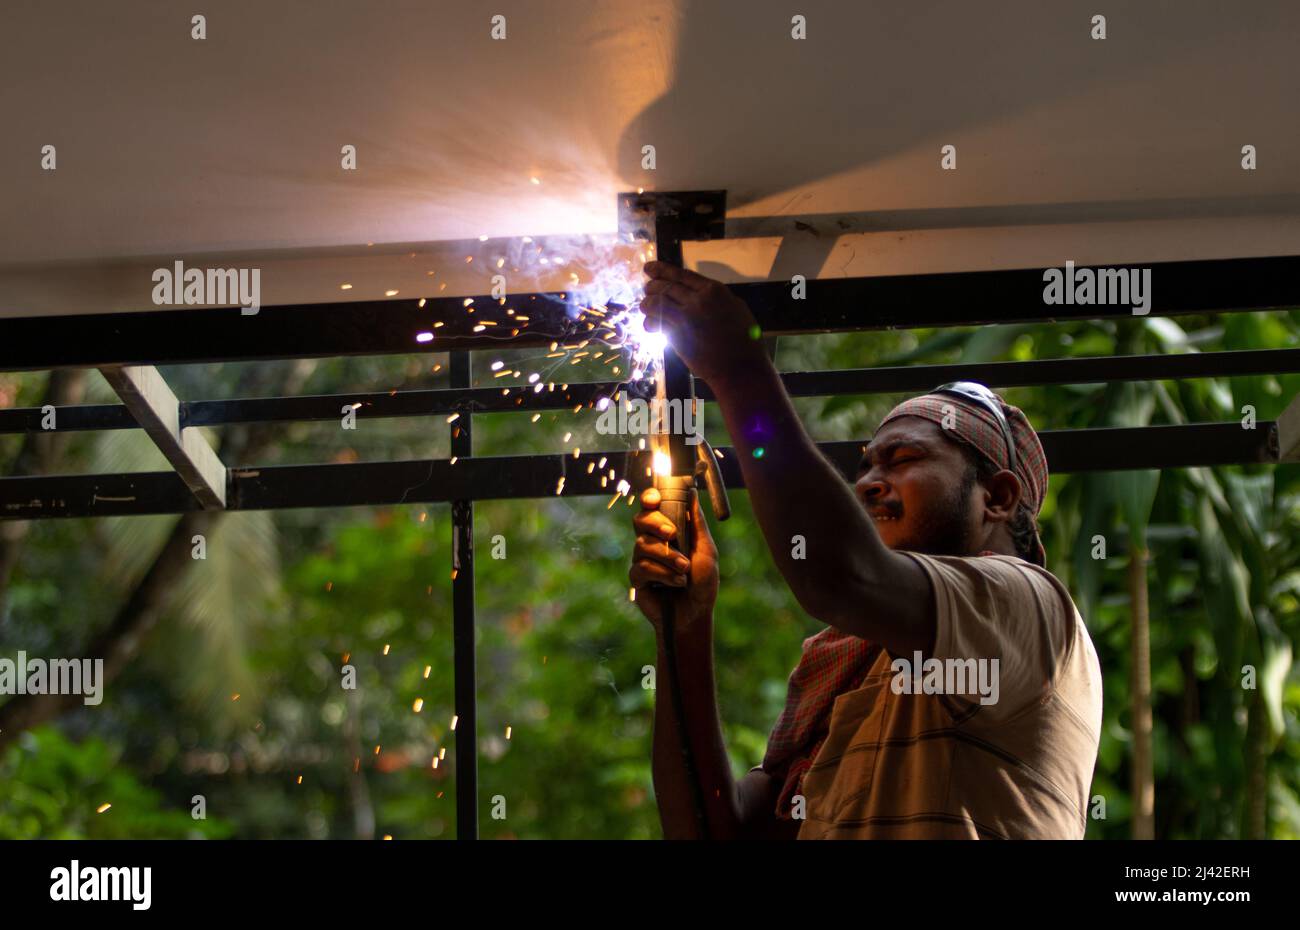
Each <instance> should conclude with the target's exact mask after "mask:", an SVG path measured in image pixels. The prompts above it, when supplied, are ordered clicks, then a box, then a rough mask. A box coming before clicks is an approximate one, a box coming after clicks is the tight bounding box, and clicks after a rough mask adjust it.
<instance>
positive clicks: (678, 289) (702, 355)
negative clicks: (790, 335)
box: [641, 262, 767, 384]
mask: <svg viewBox="0 0 1300 930" xmlns="http://www.w3.org/2000/svg"><path fill="white" fill-rule="evenodd" d="M645 273H646V275H647V276H648V277H649V278H650V280H649V281H648V282H647V283H646V286H645V293H646V296H645V300H643V301H642V302H641V309H642V311H643V312H644V313H645V315H646V320H645V328H646V329H647V330H648V331H650V332H655V331H657V330H659V329H662V330H663V332H664V333H665V334H666V335H667V336H668V342H669V344H670V345H671V346H672V347H673V349H674V350H675V351H676V352H677V354H678V355H679V356H681V358H682V361H684V362H685V363H686V366H687V367H688V368H690V370H691V372H692V373H693V374H694V375H695V376H696V377H698V378H703V379H704V380H705V381H706V382H709V383H710V384H716V383H718V382H721V381H725V380H729V379H733V378H735V377H736V376H737V375H739V374H743V373H744V372H745V371H746V370H749V369H751V368H752V367H753V366H755V365H757V364H762V363H764V362H766V361H767V354H766V352H765V351H764V349H763V343H762V341H761V340H760V339H759V329H758V323H757V321H755V319H754V314H753V313H751V312H750V309H749V307H748V305H746V303H745V302H744V301H743V300H741V299H740V298H739V297H737V296H736V295H735V294H733V293H731V291H730V290H729V289H728V288H727V286H726V285H725V284H722V283H721V282H719V281H715V280H713V279H712V278H706V277H704V275H701V274H696V273H695V272H694V271H687V270H686V269H684V268H678V267H677V266H676V265H670V264H666V263H664V262H648V263H647V264H646V266H645Z"/></svg>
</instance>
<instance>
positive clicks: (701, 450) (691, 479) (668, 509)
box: [654, 437, 731, 559]
mask: <svg viewBox="0 0 1300 930" xmlns="http://www.w3.org/2000/svg"><path fill="white" fill-rule="evenodd" d="M695 448H696V461H695V474H694V475H691V476H686V475H656V476H655V482H654V486H655V489H656V490H658V492H659V512H660V513H662V514H663V515H664V516H665V517H667V518H668V519H669V520H671V521H672V524H673V526H675V527H676V528H677V536H676V537H675V538H674V539H673V540H672V542H670V543H669V545H671V546H672V547H673V548H674V549H676V550H677V551H678V552H680V553H681V554H682V555H684V556H686V557H687V558H688V559H689V558H690V557H691V552H692V551H693V550H694V548H695V535H694V534H695V526H694V523H693V522H692V519H691V513H692V511H693V510H694V504H695V493H696V492H695V489H696V486H697V484H698V483H699V482H700V481H703V482H704V485H705V487H706V488H707V489H708V492H709V504H710V506H711V507H712V509H713V518H714V519H715V520H718V521H722V520H726V519H727V518H728V517H730V516H731V502H730V500H728V498H727V486H726V485H725V484H723V483H722V471H721V469H720V468H718V460H717V457H716V456H715V455H714V454H713V447H712V446H710V445H709V443H708V440H706V439H704V438H703V437H701V438H700V442H699V444H698V445H697V446H696V447H695Z"/></svg>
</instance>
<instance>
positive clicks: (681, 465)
mask: <svg viewBox="0 0 1300 930" xmlns="http://www.w3.org/2000/svg"><path fill="white" fill-rule="evenodd" d="M654 229H655V258H656V259H658V260H659V261H661V262H664V263H665V264H668V265H676V266H677V267H678V268H680V267H682V239H681V232H682V226H681V223H680V221H679V220H678V218H677V216H676V215H675V214H674V215H673V217H672V218H671V219H668V218H667V217H664V216H657V217H656V218H655V227H654ZM662 377H663V384H664V396H665V398H667V399H668V400H676V401H677V403H679V404H681V405H682V410H681V411H680V414H681V417H682V419H681V421H680V422H681V423H685V422H687V419H686V418H687V417H689V416H691V414H692V411H690V410H687V409H686V405H687V404H692V403H694V399H695V379H694V377H693V376H692V375H691V371H690V369H689V368H687V367H686V363H685V362H683V361H682V360H681V357H680V356H678V354H677V353H676V352H674V351H673V348H672V346H666V347H665V348H664V370H663V373H662ZM661 415H662V416H664V417H667V415H668V410H663V411H661ZM666 451H667V453H668V458H669V460H670V461H671V462H672V474H674V475H693V474H695V448H694V447H693V446H689V445H687V443H686V436H685V434H684V432H683V431H681V430H673V431H671V432H669V434H668V448H667V450H666Z"/></svg>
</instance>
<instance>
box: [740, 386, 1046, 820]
mask: <svg viewBox="0 0 1300 930" xmlns="http://www.w3.org/2000/svg"><path fill="white" fill-rule="evenodd" d="M994 396H997V395H994ZM998 401H999V402H1000V403H1001V404H1002V412H1003V413H1004V414H1005V415H1006V417H1007V421H1008V423H1009V424H1010V426H1011V436H1012V438H1013V439H1014V441H1015V443H1016V469H1015V475H1016V477H1017V478H1019V479H1020V487H1021V496H1020V501H1021V506H1022V507H1025V508H1026V509H1028V510H1029V511H1030V512H1031V513H1032V514H1033V515H1034V516H1035V517H1037V516H1038V511H1039V510H1040V509H1041V508H1042V506H1043V495H1044V494H1045V493H1046V492H1047V456H1046V455H1045V454H1044V452H1043V446H1042V444H1041V443H1040V442H1039V441H1038V434H1037V433H1035V432H1034V428H1033V427H1032V426H1030V425H1029V420H1028V419H1027V418H1026V417H1025V414H1024V412H1023V411H1022V410H1020V408H1019V407H1013V406H1011V405H1010V404H1008V403H1006V401H1003V400H1002V398H1001V397H998ZM898 417H921V418H922V419H926V420H930V421H932V422H934V423H938V424H939V425H940V426H941V427H943V428H944V429H945V430H946V431H947V432H948V434H949V435H951V436H953V437H954V438H955V439H957V440H958V441H959V442H963V443H965V444H967V445H969V446H971V447H973V448H974V449H975V450H976V451H978V452H979V453H980V454H981V455H983V456H984V457H985V458H987V459H988V460H989V461H991V462H993V464H994V465H996V466H998V467H999V468H1006V467H1007V447H1006V440H1005V439H1004V438H1003V434H1002V428H1001V427H1000V426H999V425H998V421H997V419H996V418H995V417H994V415H993V412H992V411H990V410H988V409H986V408H984V407H983V406H981V405H980V404H977V403H975V402H974V401H969V400H965V399H964V398H961V397H954V396H951V395H948V394H925V395H922V396H920V397H913V398H911V399H910V400H905V401H903V402H902V403H901V404H899V405H898V406H897V407H895V408H894V409H893V410H891V411H890V412H889V415H888V416H886V417H885V418H884V419H883V420H881V421H880V425H881V426H882V427H883V426H884V425H885V424H886V423H888V422H889V421H891V420H895V419H897V418H898ZM993 554H994V553H993V552H991V551H988V550H986V551H984V552H981V553H980V555H982V556H983V555H993ZM1033 554H1034V555H1035V556H1036V559H1035V561H1037V562H1038V564H1040V565H1042V564H1044V563H1045V562H1046V554H1045V553H1044V551H1043V543H1042V540H1041V539H1040V538H1039V537H1038V534H1037V532H1035V534H1034V553H1033ZM880 650H881V647H880V646H878V645H876V644H874V643H870V642H867V641H866V640H864V639H859V638H858V637H856V636H851V635H849V634H848V633H843V632H841V631H839V630H837V629H835V628H834V627H830V626H828V627H827V628H826V629H824V630H822V631H821V632H820V633H818V634H816V635H815V636H810V637H809V638H808V639H806V640H804V643H803V655H802V656H801V657H800V659H799V664H798V666H796V667H795V670H794V671H793V672H792V673H791V675H790V684H789V689H788V691H787V693H786V702H785V709H784V710H783V711H782V712H781V716H780V718H779V719H778V720H777V722H776V726H775V727H773V728H772V734H771V736H769V737H768V741H767V752H766V754H765V755H764V756H763V764H762V769H763V771H765V772H768V773H769V774H771V775H774V776H776V777H779V778H781V779H782V788H781V792H780V795H779V797H778V798H777V802H776V814H777V816H778V817H781V818H783V819H785V820H789V819H791V818H790V810H791V806H792V803H793V799H794V796H795V795H796V794H798V793H799V791H800V790H801V788H802V785H803V776H804V774H805V773H806V772H807V771H808V769H809V768H810V767H811V766H812V760H813V759H815V758H816V757H817V752H818V750H820V749H821V745H822V742H823V741H824V740H825V739H826V734H827V732H828V730H829V726H830V713H831V708H832V707H833V706H834V704H835V699H836V698H837V697H838V696H839V695H841V694H843V693H844V692H846V691H851V690H853V689H855V688H859V687H861V685H862V681H863V679H864V678H865V677H866V675H867V673H868V672H869V671H870V669H871V666H872V665H873V664H874V663H875V661H876V659H877V657H878V656H879V655H880Z"/></svg>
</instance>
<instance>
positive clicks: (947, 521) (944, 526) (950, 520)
mask: <svg viewBox="0 0 1300 930" xmlns="http://www.w3.org/2000/svg"><path fill="white" fill-rule="evenodd" d="M975 481H976V476H975V469H974V468H969V469H967V471H966V474H965V476H964V477H963V479H962V482H961V484H960V486H958V487H954V488H950V489H949V493H948V494H947V496H946V497H945V498H944V499H943V500H941V501H938V502H936V503H935V505H934V506H932V507H929V508H927V510H928V513H927V514H926V519H925V521H924V524H923V525H921V526H919V527H917V529H916V531H915V533H914V534H913V538H911V539H908V540H907V541H905V542H903V543H901V544H900V545H899V546H898V547H897V548H899V549H906V550H908V551H909V552H922V553H925V554H926V555H970V554H971V546H972V545H973V535H974V534H973V533H972V532H971V526H970V521H969V520H968V519H967V516H968V511H969V508H970V492H971V490H972V489H974V487H975ZM918 536H919V537H920V538H916V537H918Z"/></svg>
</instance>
